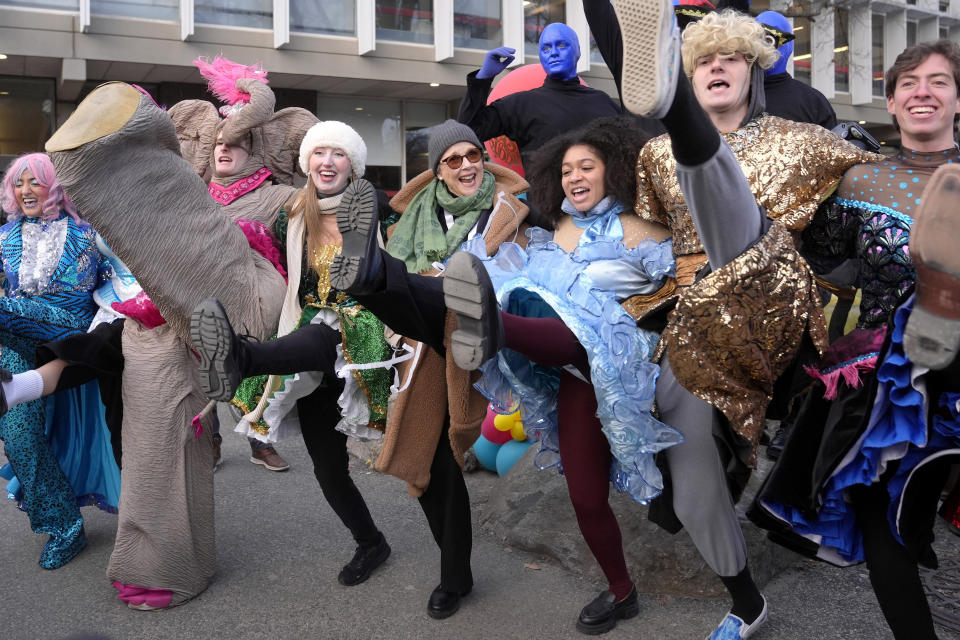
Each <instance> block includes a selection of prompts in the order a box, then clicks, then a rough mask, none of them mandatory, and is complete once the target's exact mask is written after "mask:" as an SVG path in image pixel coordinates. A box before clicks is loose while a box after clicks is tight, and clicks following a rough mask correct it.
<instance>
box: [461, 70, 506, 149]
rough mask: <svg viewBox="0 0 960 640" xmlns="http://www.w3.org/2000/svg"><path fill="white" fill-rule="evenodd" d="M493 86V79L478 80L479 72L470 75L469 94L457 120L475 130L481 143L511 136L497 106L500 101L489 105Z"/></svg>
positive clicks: (464, 99) (468, 81) (465, 97)
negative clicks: (501, 136)
mask: <svg viewBox="0 0 960 640" xmlns="http://www.w3.org/2000/svg"><path fill="white" fill-rule="evenodd" d="M492 85H493V78H483V79H480V78H477V71H471V72H470V73H468V74H467V93H466V94H465V95H464V96H463V101H462V102H461V103H460V113H458V114H457V120H458V121H459V122H462V123H463V124H465V125H467V126H468V127H470V128H471V129H473V132H474V133H476V134H477V137H478V138H480V141H481V142H484V141H487V140H489V139H490V138H496V137H497V136H499V135H503V134H507V135H510V134H509V132H508V131H506V128H507V125H506V123H505V122H504V118H503V117H502V116H501V113H500V108H499V106H498V105H497V103H498V102H500V101H499V100H497V101H496V102H494V103H493V104H491V105H488V104H487V97H488V96H489V95H490V87H491V86H492Z"/></svg>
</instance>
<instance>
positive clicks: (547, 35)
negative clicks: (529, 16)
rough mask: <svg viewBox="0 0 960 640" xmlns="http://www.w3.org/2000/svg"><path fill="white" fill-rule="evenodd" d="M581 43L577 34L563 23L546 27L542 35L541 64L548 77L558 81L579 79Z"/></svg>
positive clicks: (555, 23)
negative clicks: (578, 63)
mask: <svg viewBox="0 0 960 640" xmlns="http://www.w3.org/2000/svg"><path fill="white" fill-rule="evenodd" d="M579 59H580V42H579V41H578V40H577V34H576V32H575V31H574V30H573V29H571V28H570V27H568V26H567V25H565V24H563V23H561V22H554V23H552V24H548V25H547V26H546V27H544V29H543V32H542V33H541V34H540V64H541V66H543V70H544V71H546V72H547V75H548V76H550V77H551V78H555V79H557V80H573V79H574V78H576V77H577V61H578V60H579Z"/></svg>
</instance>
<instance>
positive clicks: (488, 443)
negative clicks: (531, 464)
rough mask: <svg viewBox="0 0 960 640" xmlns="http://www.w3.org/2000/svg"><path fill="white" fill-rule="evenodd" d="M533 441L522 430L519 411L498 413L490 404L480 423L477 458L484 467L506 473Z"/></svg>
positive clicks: (475, 450)
mask: <svg viewBox="0 0 960 640" xmlns="http://www.w3.org/2000/svg"><path fill="white" fill-rule="evenodd" d="M530 444H531V442H530V441H529V440H527V434H526V433H525V432H524V430H523V420H522V419H521V418H520V411H519V410H517V411H514V412H513V413H508V414H504V413H497V412H495V411H494V410H493V407H492V406H488V407H487V417H486V418H484V420H483V424H481V425H480V437H479V438H478V439H477V441H476V442H475V443H474V445H473V450H474V453H476V454H477V460H479V461H480V464H481V465H483V467H484V468H486V469H489V470H490V471H496V472H497V473H498V474H499V475H501V476H502V475H503V474H505V473H506V472H507V471H509V470H510V467H512V466H513V465H514V463H515V462H516V461H517V460H518V459H519V458H520V456H522V455H523V452H524V451H526V450H527V447H529V446H530Z"/></svg>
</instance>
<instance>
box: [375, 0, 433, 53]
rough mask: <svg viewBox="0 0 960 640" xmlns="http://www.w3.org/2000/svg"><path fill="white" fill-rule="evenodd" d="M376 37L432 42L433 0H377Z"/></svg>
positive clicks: (380, 38) (424, 42)
mask: <svg viewBox="0 0 960 640" xmlns="http://www.w3.org/2000/svg"><path fill="white" fill-rule="evenodd" d="M377 39H378V40H400V41H401V42H419V43H421V44H433V0H377Z"/></svg>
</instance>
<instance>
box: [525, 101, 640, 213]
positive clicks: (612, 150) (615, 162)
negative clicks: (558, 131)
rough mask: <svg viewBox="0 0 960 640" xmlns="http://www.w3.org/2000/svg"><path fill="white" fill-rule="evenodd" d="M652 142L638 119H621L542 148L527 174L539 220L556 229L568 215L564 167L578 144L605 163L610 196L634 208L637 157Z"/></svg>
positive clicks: (599, 123)
mask: <svg viewBox="0 0 960 640" xmlns="http://www.w3.org/2000/svg"><path fill="white" fill-rule="evenodd" d="M648 139H649V136H648V135H647V134H646V133H644V131H643V130H642V129H641V128H640V125H639V123H638V122H637V120H636V119H635V118H632V117H629V116H618V117H611V118H598V119H596V120H594V121H593V122H591V123H590V124H588V125H586V126H584V127H583V128H581V129H577V130H576V131H572V132H570V133H566V134H564V135H561V136H558V137H556V138H554V139H553V140H551V141H550V142H548V143H546V144H545V145H543V146H542V147H540V149H539V150H538V151H537V152H536V154H534V156H533V159H532V161H531V163H530V171H528V172H527V181H528V182H529V183H530V201H531V203H532V204H533V208H534V210H536V211H537V212H538V214H539V216H538V217H539V218H540V219H541V220H542V221H544V222H549V223H550V224H551V226H555V225H556V223H557V222H558V221H559V220H560V219H561V218H562V217H563V216H564V215H566V214H564V213H563V212H562V211H561V210H560V205H561V203H562V202H563V199H564V197H565V195H564V193H563V187H562V186H561V185H560V165H561V164H562V163H563V155H564V154H565V153H566V152H567V149H569V148H570V147H572V146H575V145H578V144H582V145H586V146H588V147H590V148H591V149H593V150H594V151H596V152H597V155H599V156H600V159H601V160H603V164H604V165H605V167H606V171H605V173H604V178H603V184H604V189H605V191H606V195H608V196H613V197H614V198H616V199H617V200H619V201H620V202H622V203H623V204H625V205H627V206H631V205H632V204H633V201H634V199H635V198H636V197H637V156H638V155H639V154H640V149H641V148H642V147H643V145H644V144H646V142H647V140H648Z"/></svg>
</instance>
